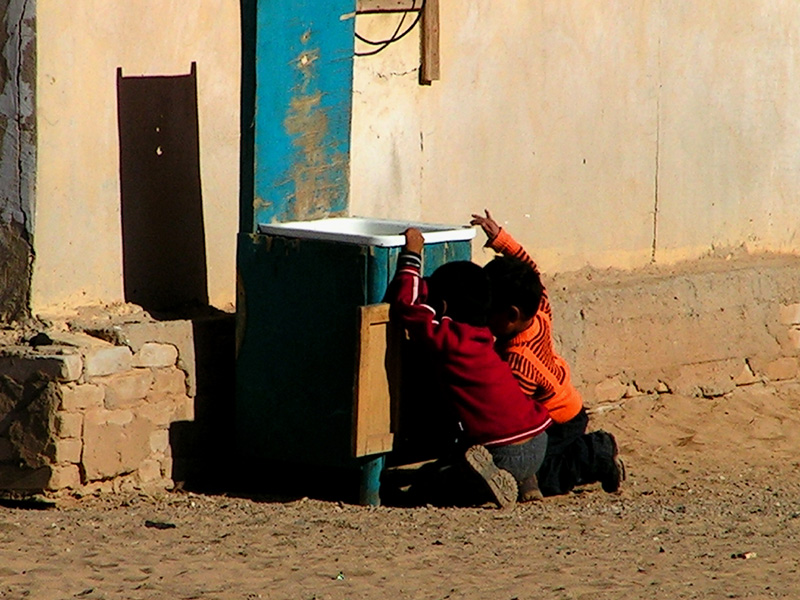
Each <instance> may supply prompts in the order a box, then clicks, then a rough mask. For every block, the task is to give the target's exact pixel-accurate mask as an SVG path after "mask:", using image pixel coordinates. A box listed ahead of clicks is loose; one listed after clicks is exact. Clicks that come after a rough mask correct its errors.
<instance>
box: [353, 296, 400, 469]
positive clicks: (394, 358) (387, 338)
mask: <svg viewBox="0 0 800 600" xmlns="http://www.w3.org/2000/svg"><path fill="white" fill-rule="evenodd" d="M358 308H359V342H358V356H357V368H356V385H355V404H354V407H353V454H354V456H357V457H358V456H367V455H370V454H383V453H386V452H389V451H390V450H391V449H392V443H393V441H394V434H393V433H392V421H393V419H392V406H393V402H392V397H393V395H394V394H396V393H397V391H398V390H399V387H398V384H399V351H398V344H397V343H395V335H396V333H397V332H396V330H394V328H393V326H392V325H391V324H390V323H389V305H388V304H372V305H369V306H360V307H358Z"/></svg>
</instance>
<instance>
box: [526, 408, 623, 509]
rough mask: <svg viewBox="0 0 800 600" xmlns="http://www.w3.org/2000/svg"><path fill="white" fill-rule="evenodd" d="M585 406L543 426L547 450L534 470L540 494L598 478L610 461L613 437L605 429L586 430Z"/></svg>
mask: <svg viewBox="0 0 800 600" xmlns="http://www.w3.org/2000/svg"><path fill="white" fill-rule="evenodd" d="M588 425H589V415H588V414H586V409H585V408H582V409H581V411H580V412H579V413H578V414H577V415H575V417H573V418H572V419H571V420H569V421H567V422H566V423H554V424H553V425H551V426H550V427H549V428H548V429H547V453H546V454H545V457H544V462H543V463H542V466H541V467H540V468H539V471H538V472H537V473H536V477H537V479H538V480H539V489H540V490H541V491H542V495H544V496H557V495H559V494H566V493H567V492H569V491H571V490H572V489H573V488H574V487H576V486H578V485H586V484H589V483H595V482H597V481H600V480H601V479H602V477H603V476H604V475H605V474H606V473H608V470H609V468H610V465H611V464H612V463H613V461H614V444H615V442H614V438H613V436H612V435H611V434H610V433H607V432H605V431H593V432H591V433H586V427H587V426H588Z"/></svg>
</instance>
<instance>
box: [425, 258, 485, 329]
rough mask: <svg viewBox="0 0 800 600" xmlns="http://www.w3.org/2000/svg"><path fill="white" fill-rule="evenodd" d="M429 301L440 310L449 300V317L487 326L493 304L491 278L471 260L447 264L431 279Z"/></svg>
mask: <svg viewBox="0 0 800 600" xmlns="http://www.w3.org/2000/svg"><path fill="white" fill-rule="evenodd" d="M428 296H429V302H430V304H431V305H432V306H434V308H436V309H437V311H440V310H441V302H442V301H444V302H446V303H447V316H448V317H450V318H451V319H453V320H454V321H458V322H460V323H467V324H468V325H474V326H476V327H483V326H485V325H486V323H487V320H488V315H489V307H490V305H491V291H490V288H489V278H488V277H487V276H486V273H485V272H484V270H483V269H482V268H481V267H479V266H478V265H476V264H475V263H473V262H470V261H468V260H457V261H453V262H449V263H445V264H443V265H442V266H440V267H439V268H438V269H436V270H435V271H434V272H433V274H432V275H431V276H430V277H429V278H428Z"/></svg>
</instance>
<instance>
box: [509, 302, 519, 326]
mask: <svg viewBox="0 0 800 600" xmlns="http://www.w3.org/2000/svg"><path fill="white" fill-rule="evenodd" d="M521 319H522V311H521V310H520V309H519V308H517V307H516V306H514V305H513V304H512V305H511V306H509V307H508V322H509V323H516V322H517V321H519V320H521Z"/></svg>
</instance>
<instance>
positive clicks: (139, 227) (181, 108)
mask: <svg viewBox="0 0 800 600" xmlns="http://www.w3.org/2000/svg"><path fill="white" fill-rule="evenodd" d="M117 115H118V125H119V146H120V188H121V202H122V251H123V277H124V287H125V300H126V301H127V302H132V303H135V304H139V305H140V306H142V307H143V308H145V309H146V310H149V311H173V310H176V309H180V308H181V307H185V306H197V305H200V306H206V305H208V285H207V283H208V282H207V271H206V244H205V230H204V225H203V198H202V192H201V186H200V142H199V132H198V111H197V68H196V63H192V68H191V72H190V73H189V74H188V75H178V76H146V77H123V75H122V69H121V68H119V69H117Z"/></svg>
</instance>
